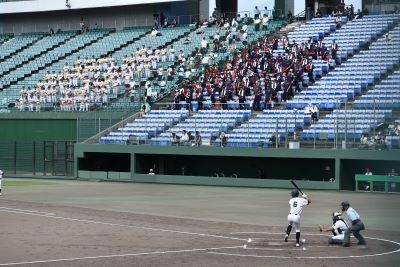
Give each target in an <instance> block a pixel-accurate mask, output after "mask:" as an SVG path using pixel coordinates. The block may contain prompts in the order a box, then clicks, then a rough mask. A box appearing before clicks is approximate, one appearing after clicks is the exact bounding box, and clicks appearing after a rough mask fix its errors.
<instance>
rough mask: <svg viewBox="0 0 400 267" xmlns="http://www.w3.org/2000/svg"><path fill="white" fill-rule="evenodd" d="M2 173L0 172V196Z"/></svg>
mask: <svg viewBox="0 0 400 267" xmlns="http://www.w3.org/2000/svg"><path fill="white" fill-rule="evenodd" d="M3 173H4V172H3V171H2V170H0V195H1V182H2V181H3Z"/></svg>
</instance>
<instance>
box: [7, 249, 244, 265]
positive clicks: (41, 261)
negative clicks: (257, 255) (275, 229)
mask: <svg viewBox="0 0 400 267" xmlns="http://www.w3.org/2000/svg"><path fill="white" fill-rule="evenodd" d="M241 247H242V246H233V247H217V248H195V249H182V250H167V251H153V252H142V253H127V254H114V255H102V256H89V257H76V258H64V259H54V260H39V261H25V262H10V263H0V266H15V265H23V264H38V263H50V262H65V261H78V260H95V259H106V258H117V257H132V256H146V255H156V254H170V253H183V252H198V251H209V250H220V249H234V248H241Z"/></svg>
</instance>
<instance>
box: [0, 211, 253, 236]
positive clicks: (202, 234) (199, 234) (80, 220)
mask: <svg viewBox="0 0 400 267" xmlns="http://www.w3.org/2000/svg"><path fill="white" fill-rule="evenodd" d="M1 211H3V212H10V213H17V214H24V215H33V216H40V217H46V218H52V219H60V220H67V221H75V222H83V223H93V224H101V225H108V226H118V227H126V228H135V229H142V230H151V231H159V232H168V233H176V234H185V235H196V236H203V237H214V238H221V239H230V240H239V241H246V240H247V239H244V238H237V237H230V236H222V235H213V234H204V233H194V232H186V231H177V230H168V229H162V228H152V227H145V226H137V225H131V224H119V223H109V222H100V221H94V220H86V219H76V218H70V217H63V216H55V215H49V214H38V213H31V212H24V211H18V210H13V209H9V210H1V209H0V212H1Z"/></svg>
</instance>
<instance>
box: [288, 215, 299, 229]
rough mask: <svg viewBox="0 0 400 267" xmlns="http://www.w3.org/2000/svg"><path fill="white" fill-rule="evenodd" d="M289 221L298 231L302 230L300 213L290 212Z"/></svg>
mask: <svg viewBox="0 0 400 267" xmlns="http://www.w3.org/2000/svg"><path fill="white" fill-rule="evenodd" d="M287 219H288V223H289V224H290V225H292V226H293V227H294V229H295V230H296V233H297V232H300V215H298V214H297V215H295V214H289V215H288V217H287Z"/></svg>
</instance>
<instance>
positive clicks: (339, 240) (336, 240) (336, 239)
mask: <svg viewBox="0 0 400 267" xmlns="http://www.w3.org/2000/svg"><path fill="white" fill-rule="evenodd" d="M343 239H344V234H341V235H335V236H330V237H329V238H328V243H329V244H331V245H341V244H343Z"/></svg>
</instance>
